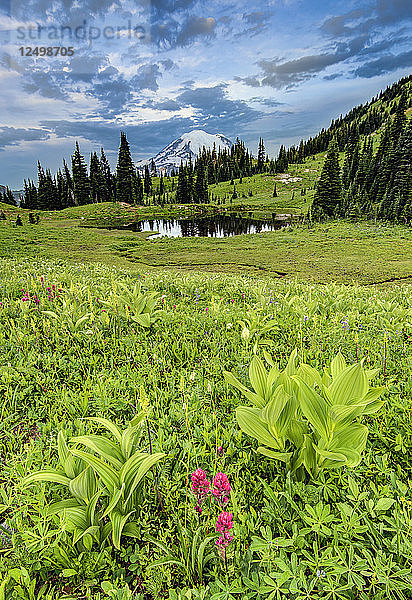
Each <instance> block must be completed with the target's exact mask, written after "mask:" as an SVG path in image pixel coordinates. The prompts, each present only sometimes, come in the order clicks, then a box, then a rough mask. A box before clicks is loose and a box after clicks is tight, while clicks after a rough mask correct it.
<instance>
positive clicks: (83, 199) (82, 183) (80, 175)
mask: <svg viewBox="0 0 412 600" xmlns="http://www.w3.org/2000/svg"><path fill="white" fill-rule="evenodd" d="M72 174H73V196H74V202H75V204H79V205H83V204H88V203H89V202H90V182H89V176H88V173H87V166H86V162H85V160H84V157H83V156H82V155H81V154H80V149H79V144H78V142H76V147H75V151H74V154H73V156H72Z"/></svg>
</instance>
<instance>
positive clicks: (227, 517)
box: [215, 512, 233, 559]
mask: <svg viewBox="0 0 412 600" xmlns="http://www.w3.org/2000/svg"><path fill="white" fill-rule="evenodd" d="M215 527H216V531H218V532H219V533H221V534H222V535H220V536H219V538H218V539H217V540H216V546H217V547H218V550H219V552H220V554H221V556H222V558H224V559H225V558H226V548H227V547H228V545H229V544H230V542H231V541H232V540H233V535H232V534H231V533H230V530H231V529H232V528H233V515H232V513H229V512H221V513H220V515H219V516H218V518H217V521H216V526H215Z"/></svg>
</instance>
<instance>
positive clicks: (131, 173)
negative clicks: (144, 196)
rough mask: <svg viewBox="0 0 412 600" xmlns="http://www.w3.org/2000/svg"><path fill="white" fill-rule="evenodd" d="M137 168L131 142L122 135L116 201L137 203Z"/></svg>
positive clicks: (117, 170)
mask: <svg viewBox="0 0 412 600" xmlns="http://www.w3.org/2000/svg"><path fill="white" fill-rule="evenodd" d="M135 176H136V174H135V167H134V165H133V161H132V156H131V154H130V147H129V142H128V141H127V138H126V134H125V133H124V132H123V131H122V132H121V133H120V147H119V155H118V160H117V169H116V199H117V202H127V203H129V204H131V203H134V202H135V197H134V190H135V181H134V179H135Z"/></svg>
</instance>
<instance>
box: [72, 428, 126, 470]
mask: <svg viewBox="0 0 412 600" xmlns="http://www.w3.org/2000/svg"><path fill="white" fill-rule="evenodd" d="M70 442H71V443H72V444H82V445H83V446H86V448H90V450H93V451H94V452H97V454H99V455H100V457H101V458H103V459H105V460H107V461H109V462H110V463H111V464H112V465H113V467H114V468H115V469H121V467H122V464H123V462H124V460H123V456H122V454H121V452H120V450H119V445H118V444H116V443H115V442H112V440H109V439H108V438H106V437H103V436H101V435H79V436H77V437H74V438H72V439H71V440H70Z"/></svg>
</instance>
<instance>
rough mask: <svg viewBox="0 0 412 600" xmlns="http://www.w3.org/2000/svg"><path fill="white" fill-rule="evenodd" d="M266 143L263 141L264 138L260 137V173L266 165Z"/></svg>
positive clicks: (258, 166)
mask: <svg viewBox="0 0 412 600" xmlns="http://www.w3.org/2000/svg"><path fill="white" fill-rule="evenodd" d="M265 156H266V153H265V145H264V143H263V139H262V138H260V139H259V147H258V155H257V167H256V170H257V172H258V173H263V171H264V166H265Z"/></svg>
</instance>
